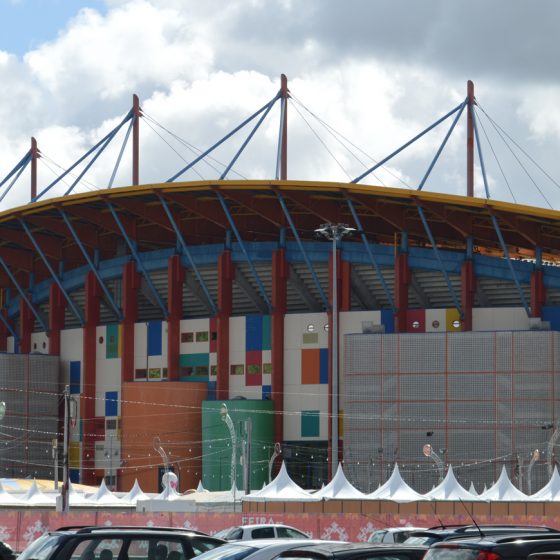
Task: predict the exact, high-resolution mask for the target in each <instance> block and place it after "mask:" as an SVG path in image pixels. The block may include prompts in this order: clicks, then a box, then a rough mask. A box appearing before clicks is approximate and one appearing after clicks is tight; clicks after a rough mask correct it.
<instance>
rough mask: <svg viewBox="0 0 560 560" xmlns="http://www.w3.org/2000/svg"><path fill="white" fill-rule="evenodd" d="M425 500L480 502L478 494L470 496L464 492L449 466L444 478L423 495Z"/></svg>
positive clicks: (469, 493)
mask: <svg viewBox="0 0 560 560" xmlns="http://www.w3.org/2000/svg"><path fill="white" fill-rule="evenodd" d="M425 496H426V498H430V499H431V500H447V501H453V500H464V501H471V502H474V501H477V502H480V501H482V498H480V497H479V496H478V494H472V493H471V492H469V491H468V490H465V489H464V488H463V487H462V486H461V485H460V484H459V481H458V480H457V479H456V478H455V473H454V472H453V467H452V466H451V465H449V468H448V469H447V474H446V475H445V478H444V479H443V480H442V481H441V483H440V484H438V485H437V486H436V487H435V488H434V489H433V490H431V491H430V492H428V493H426V494H425Z"/></svg>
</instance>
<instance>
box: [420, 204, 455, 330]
mask: <svg viewBox="0 0 560 560" xmlns="http://www.w3.org/2000/svg"><path fill="white" fill-rule="evenodd" d="M416 208H418V214H419V215H420V219H421V220H422V224H423V225H424V230H425V231H426V234H427V236H428V238H429V239H430V243H431V244H432V249H433V251H434V255H435V256H436V259H437V261H438V264H439V266H440V269H441V272H442V274H443V276H444V278H445V283H446V284H447V289H448V290H449V293H450V294H451V297H452V298H453V303H454V304H455V308H456V309H457V311H458V312H459V315H460V316H461V319H463V316H464V314H463V309H462V307H461V304H460V303H459V299H458V298H457V294H456V293H455V290H454V289H453V286H452V285H451V280H450V279H449V275H448V274H447V270H445V267H444V266H443V262H442V260H441V256H440V254H439V251H438V248H437V246H436V242H435V239H434V236H433V235H432V230H431V229H430V226H429V224H428V220H426V216H425V215H424V210H423V208H422V206H420V204H418V203H416Z"/></svg>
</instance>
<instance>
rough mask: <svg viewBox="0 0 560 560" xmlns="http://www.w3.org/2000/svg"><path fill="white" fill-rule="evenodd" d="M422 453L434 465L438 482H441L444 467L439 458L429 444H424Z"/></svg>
mask: <svg viewBox="0 0 560 560" xmlns="http://www.w3.org/2000/svg"><path fill="white" fill-rule="evenodd" d="M422 453H424V455H425V456H426V457H429V458H430V459H431V460H432V461H433V462H434V463H435V464H436V468H437V470H438V475H439V476H438V478H439V482H440V483H441V482H443V471H444V468H445V467H444V464H443V461H442V460H441V458H440V456H439V455H438V454H437V453H436V452H435V451H434V448H433V447H432V446H431V445H430V444H429V443H426V445H424V447H422Z"/></svg>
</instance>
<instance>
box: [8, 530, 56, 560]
mask: <svg viewBox="0 0 560 560" xmlns="http://www.w3.org/2000/svg"><path fill="white" fill-rule="evenodd" d="M60 539H61V537H60V535H49V534H48V533H45V534H44V535H41V536H40V537H39V538H38V539H36V540H35V541H33V542H32V543H31V544H30V545H29V546H28V547H27V548H26V549H25V550H24V551H23V552H22V553H21V554H20V555H19V556H18V559H19V558H21V559H22V560H30V559H32V560H46V559H47V558H48V557H49V556H50V554H51V552H52V551H53V550H54V549H55V548H56V547H57V546H58V545H59V543H60Z"/></svg>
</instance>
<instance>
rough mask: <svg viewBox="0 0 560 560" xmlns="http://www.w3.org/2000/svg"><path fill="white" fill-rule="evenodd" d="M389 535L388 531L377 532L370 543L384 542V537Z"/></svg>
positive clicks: (370, 539)
mask: <svg viewBox="0 0 560 560" xmlns="http://www.w3.org/2000/svg"><path fill="white" fill-rule="evenodd" d="M386 534H387V531H375V533H373V535H371V537H370V538H369V542H370V543H376V542H383V537H384V536H385V535H386Z"/></svg>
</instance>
